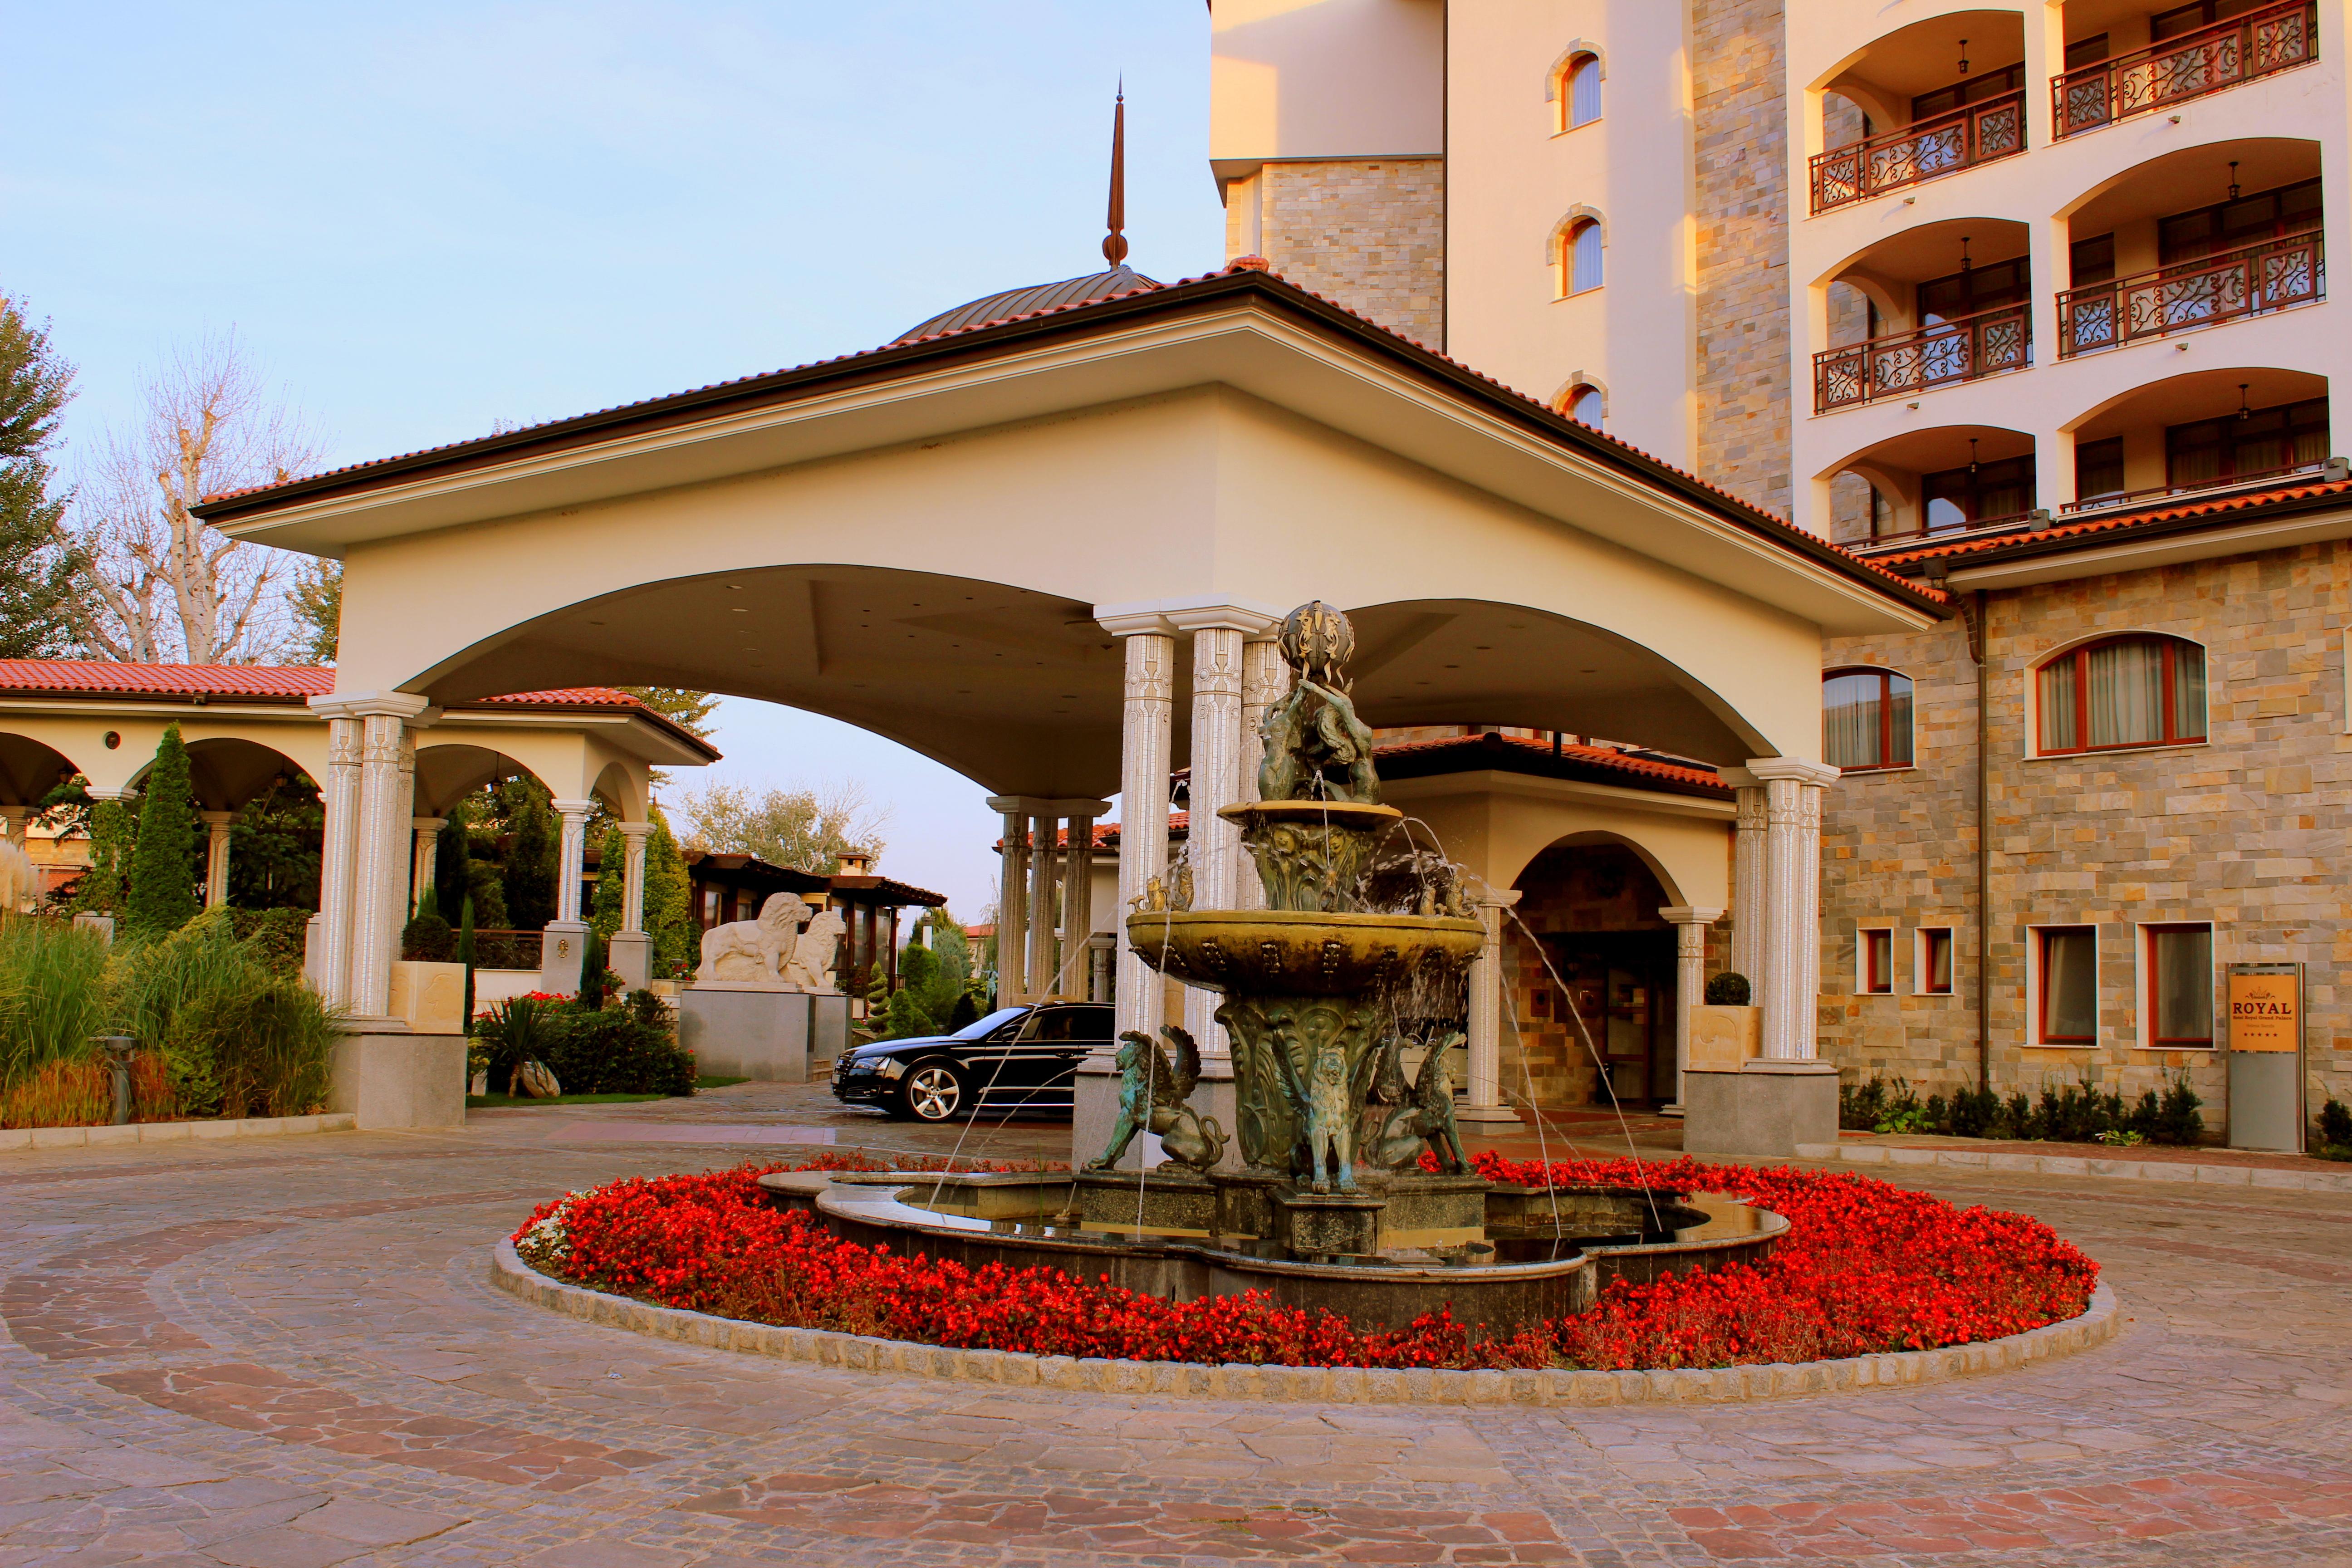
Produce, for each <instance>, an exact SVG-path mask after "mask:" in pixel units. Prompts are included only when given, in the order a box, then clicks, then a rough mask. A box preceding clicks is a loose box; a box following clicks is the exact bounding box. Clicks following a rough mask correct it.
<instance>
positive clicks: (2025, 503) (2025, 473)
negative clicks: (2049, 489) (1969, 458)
mask: <svg viewBox="0 0 2352 1568" xmlns="http://www.w3.org/2000/svg"><path fill="white" fill-rule="evenodd" d="M1920 485H1921V493H1922V500H1923V502H1924V504H1925V507H1926V510H1927V531H1928V532H1930V533H1940V532H1942V531H1944V530H1946V529H1951V528H1973V527H1975V526H1976V525H1978V524H1979V523H1985V522H1997V521H2001V520H2003V519H2007V518H2012V517H2023V516H2024V515H2025V514H2026V513H2027V512H2029V511H2032V510H2033V458H2032V454H2031V453H2028V454H2027V455H2026V456H2024V457H2022V458H2002V459H2000V461H1998V462H1992V461H1987V462H1979V463H1972V464H1970V465H1969V467H1967V468H1947V469H1945V470H1944V471H1943V472H1941V473H1935V474H1929V475H1927V478H1926V479H1923V480H1921V481H1920Z"/></svg>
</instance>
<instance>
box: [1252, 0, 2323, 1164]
mask: <svg viewBox="0 0 2352 1568" xmlns="http://www.w3.org/2000/svg"><path fill="white" fill-rule="evenodd" d="M1212 14H1213V30H1214V40H1215V41H1214V46H1213V47H1214V51H1215V59H1214V76H1213V83H1214V114H1213V132H1212V141H1213V146H1212V158H1213V169H1214V172H1215V174H1216V175H1217V177H1218V179H1219V181H1220V183H1221V185H1222V187H1223V191H1224V193H1225V197H1226V208H1227V215H1228V218H1227V222H1228V228H1227V243H1228V249H1229V251H1230V252H1231V253H1233V254H1234V255H1240V254H1244V253H1255V254H1259V255H1263V256H1265V258H1267V259H1268V260H1269V262H1270V263H1271V264H1272V266H1273V267H1274V268H1275V269H1276V271H1280V272H1283V273H1285V274H1286V276H1288V277H1290V278H1292V279H1294V280H1296V281H1299V282H1302V283H1304V284H1306V285H1307V287H1309V288H1312V289H1317V290H1318V291H1319V292H1322V293H1325V294H1327V295H1328V296H1329V297H1331V298H1332V299H1334V300H1338V301H1339V302H1340V303H1343V304H1346V305H1348V306H1349V307H1351V308H1353V309H1356V310H1360V311H1361V312H1363V313H1364V314H1366V315H1369V316H1371V317H1373V318H1374V319H1375V320H1379V321H1383V322H1384V323H1386V324H1389V325H1391V326H1393V327H1395V328H1397V329H1398V330H1400V331H1405V332H1407V333H1408V334H1410V335H1413V336H1417V337H1420V338H1422V340H1423V342H1428V343H1430V344H1431V345H1432V346H1434V347H1439V348H1441V349H1442V350H1443V351H1444V353H1447V354H1448V355H1450V356H1451V357H1453V358H1454V359H1456V360H1459V361H1461V362H1463V363H1465V364H1467V365H1469V366H1471V367H1473V368H1474V369H1476V370H1479V371H1482V372H1484V373H1486V374H1490V375H1493V376H1494V377H1496V379H1498V380H1500V381H1502V382H1504V383H1506V384H1508V385H1510V386H1512V387H1513V388H1515V389H1517V390H1518V391H1520V392H1522V393H1524V394H1527V395H1530V396H1533V397H1536V398H1538V399H1540V400H1542V401H1545V402H1548V403H1549V404H1551V405H1554V406H1556V407H1558V408H1560V409H1561V410H1563V411H1566V412H1570V413H1572V414H1573V415H1574V416H1576V417H1578V418H1580V419H1582V420H1584V421H1585V422H1587V423H1589V424H1593V425H1596V426H1601V427H1602V428H1604V429H1605V430H1607V431H1608V432H1609V433H1610V434H1612V435H1613V436H1617V437H1621V438H1622V439H1623V440H1625V441H1627V442H1628V443H1630V444H1632V445H1633V446H1634V447H1640V448H1642V449H1643V450H1644V451H1647V452H1649V453H1651V454H1652V455H1654V456H1656V457H1659V458H1664V459H1665V460H1666V461H1669V462H1672V463H1675V464H1676V465H1678V466H1681V467H1685V468H1689V469H1691V470H1693V471H1694V472H1696V473H1697V474H1698V475H1699V476H1700V477H1701V478H1703V479H1707V480H1708V481H1710V482H1712V483H1715V484H1717V485H1719V486H1721V487H1722V488H1724V489H1728V490H1731V491H1733V492H1734V493H1736V494H1738V495H1739V496H1740V497H1741V498H1742V499H1744V500H1749V501H1751V502H1753V503H1755V504H1758V505H1760V506H1763V507H1765V508H1767V509H1769V510H1775V511H1779V512H1781V513H1783V514H1785V515H1787V516H1788V517H1790V519H1791V520H1792V521H1795V522H1796V523H1797V524H1799V525H1800V526H1801V527H1803V528H1806V529H1809V530H1811V531H1814V532H1816V533H1819V534H1822V535H1825V536H1828V537H1830V538H1832V539H1834V540H1836V541H1837V542H1840V543H1842V544H1844V545H1846V546H1847V547H1849V548H1850V549H1852V550H1853V551H1854V552H1856V553H1858V554H1861V555H1863V556H1864V557H1865V558H1867V559H1871V560H1874V562H1876V563H1879V564H1881V565H1884V566H1885V567H1887V568H1888V569H1889V570H1892V571H1895V572H1897V573H1900V574H1903V575H1906V576H1907V577H1911V578H1913V579H1914V580H1917V581H1922V582H1924V583H1928V584H1934V585H1936V586H1938V587H1941V588H1943V589H1945V590H1946V591H1947V592H1948V593H1950V594H1951V595H1954V596H1955V598H1956V599H1957V601H1958V607H1959V608H1960V609H1961V610H1962V611H1963V614H1962V615H1961V616H1959V617H1958V618H1957V619H1955V620H1953V621H1950V622H1948V623H1946V624H1945V625H1944V626H1941V627H1939V628H1937V629H1935V630H1932V631H1928V632H1922V633H1905V634H1899V635H1894V636H1888V637H1875V638H1865V639H1833V640H1832V642H1831V643H1830V644H1829V645H1828V646H1826V647H1824V649H1823V679H1824V681H1825V683H1826V689H1825V693H1824V697H1825V710H1826V713H1827V720H1826V724H1827V732H1826V733H1825V736H1824V744H1825V751H1824V755H1825V756H1826V757H1827V759H1828V760H1829V761H1831V762H1832V763H1839V764H1840V765H1842V766H1843V768H1844V769H1845V770H1846V771H1845V773H1844V774H1843V777H1842V779H1841V781H1840V784H1838V786H1837V787H1835V788H1833V789H1832V790H1831V791H1830V792H1829V793H1828V798H1827V803H1826V805H1825V808H1824V811H1825V817H1824V823H1823V838H1822V842H1823V855H1824V861H1823V867H1822V953H1821V974H1822V1020H1821V1024H1822V1050H1823V1053H1824V1054H1825V1055H1828V1056H1831V1057H1832V1058H1836V1059H1837V1060H1839V1061H1840V1063H1841V1065H1842V1067H1843V1068H1844V1069H1845V1071H1846V1074H1847V1077H1848V1079H1849V1081H1852V1080H1853V1079H1858V1078H1867V1077H1869V1076H1870V1075H1872V1074H1873V1073H1884V1074H1886V1075H1888V1076H1898V1075H1899V1076H1902V1077H1905V1078H1906V1079H1910V1080H1911V1081H1912V1082H1913V1083H1915V1084H1921V1085H1927V1086H1934V1087H1937V1088H1947V1087H1953V1086H1958V1085H1964V1084H1974V1083H1977V1082H1987V1083H1990V1085H1991V1086H1992V1087H1994V1088H1996V1089H2002V1090H2004V1091H2007V1090H2010V1089H2027V1090H2032V1089H2036V1088H2038V1087H2040V1086H2041V1085H2042V1083H2044V1082H2046V1081H2052V1080H2065V1081H2073V1080H2074V1079H2078V1078H2084V1077H2088V1078H2090V1079H2094V1080H2095V1081H2096V1082H2097V1083H2098V1084H2099V1086H2100V1087H2101V1088H2102V1089H2117V1090H2121V1091H2123V1092H2126V1093H2127V1094H2137V1092H2139V1091H2140V1090H2141V1089H2145V1088H2147V1087H2152V1086H2154V1085H2155V1084H2156V1083H2157V1082H2158V1081H2159V1080H2161V1079H2163V1078H2165V1077H2166V1076H2168V1075H2175V1074H2184V1073H2185V1074H2186V1075H2187V1076H2188V1078H2189V1081H2191V1083H2192V1084H2193V1085H2194V1086H2195V1087H2196V1088H2197V1089H2198V1091H2199V1093H2200V1095H2201V1096H2202V1097H2203V1098H2204V1100H2205V1102H2206V1106H2207V1114H2208V1119H2209V1122H2210V1124H2211V1125H2212V1126H2214V1127H2215V1128H2216V1129H2219V1128H2221V1127H2222V1126H2223V1125H2225V1121H2226V1118H2227V1115H2228V1110H2229V1105H2228V1101H2229V1086H2228V1079H2227V1073H2226V1071H2225V1070H2224V1057H2223V1054H2222V1052H2221V1049H2220V1047H2221V1046H2222V1045H2223V1044H2224V1043H2225V1033H2226V1031H2225V1028H2224V1027H2223V1021H2222V1017H2221V1013H2222V1005H2221V1004H2222V997H2223V995H2224V992H2225V987H2226V973H2227V971H2228V968H2229V966H2231V965H2232V964H2236V963H2254V962H2274V963H2301V964H2302V965H2303V966H2304V983H2305V992H2304V1005H2305V1026H2304V1035H2303V1038H2304V1048H2305V1058H2304V1060H2305V1067H2306V1068H2307V1069H2308V1070H2307V1072H2306V1073H2305V1077H2304V1081H2303V1089H2304V1092H2305V1098H2306V1100H2307V1105H2306V1108H2305V1109H2307V1110H2309V1109H2315V1108H2316V1106H2317V1105H2318V1103H2320V1100H2321V1098H2322V1097H2324V1096H2326V1095H2330V1094H2333V1095H2336V1096H2339V1097H2352V993H2339V989H2338V987H2337V986H2336V983H2335V978H2334V973H2333V972H2334V968H2335V965H2336V963H2337V962H2338V961H2339V959H2342V958H2346V957H2352V902H2347V900H2346V898H2345V894H2344V889H2343V882H2342V874H2341V871H2340V868H2339V864H2338V862H2339V861H2340V858H2341V856H2342V853H2343V849H2344V845H2345V841H2346V832H2347V827H2352V818H2347V813H2346V811H2345V810H2344V808H2343V805H2342V803H2343V801H2344V799H2345V796H2346V786H2347V784H2352V682H2348V681H2347V625H2352V554H2347V545H2346V543H2345V541H2346V540H2347V538H2352V473H2347V467H2346V465H2345V464H2344V462H2343V461H2342V460H2341V459H2340V458H2337V457H2336V452H2337V451H2339V450H2340V449H2341V448H2340V446H2339V444H2338V443H2337V442H2336V440H2335V439H2334V438H2333V437H2332V435H2331V432H2330V426H2329V418H2328V396H2329V386H2328V381H2329V374H2330V370H2331V367H2332V366H2334V365H2336V364H2338V363H2347V349H2352V314H2347V313H2346V311H2347V307H2346V306H2345V305H2343V304H2342V303H2340V302H2337V303H2334V304H2331V303H2330V302H2329V301H2328V300H2327V299H2326V267H2325V255H2326V249H2327V247H2328V246H2329V245H2330V243H2331V241H2330V234H2331V231H2332V230H2333V229H2334V228H2336V227H2338V226H2342V225H2343V223H2344V221H2345V217H2346V215H2347V212H2352V186H2347V177H2352V93H2347V85H2346V81H2345V78H2344V74H2343V73H2344V59H2345V52H2346V43H2347V19H2352V6H2347V3H2346V0H2284V3H2281V0H2194V3H2191V4H2185V5H2184V4H2179V3H2177V0H2173V3H2168V0H2063V3H2062V0H2025V3H2023V4H2013V5H2006V6H2003V5H1981V4H1979V5H1953V4H1937V3H1934V0H1895V3H1893V4H1888V3H1886V0H1680V3H1666V0H1455V3H1454V4H1450V5H1449V4H1446V3H1445V0H1314V3H1307V4H1301V3H1299V0H1213V7H1212ZM1483 717H1484V716H1482V715H1476V714H1465V715H1462V718H1463V719H1464V720H1465V721H1469V722H1470V723H1472V724H1474V725H1475V722H1476V721H1478V720H1480V719H1481V718H1483ZM1626 739H1629V740H1632V741H1634V742H1640V741H1642V740H1643V737H1641V736H1632V737H1626ZM1552 859H1553V860H1554V861H1555V862H1556V861H1557V859H1558V855H1557V854H1555V855H1554V856H1553V857H1552ZM1555 869H1557V867H1556V868H1555ZM1593 869H1594V868H1586V869H1585V870H1584V871H1583V872H1579V873H1576V874H1577V875H1580V876H1583V877H1585V878H1586V879H1588V880H1589V879H1591V874H1592V872H1593ZM1636 869H1638V868H1636ZM1563 874H1565V873H1563ZM1622 880H1623V879H1622V876H1616V875H1603V876H1601V883H1602V885H1603V886H1606V887H1612V888H1613V887H1615V886H1617V885H1618V884H1619V883H1621V882H1622ZM1531 901H1532V900H1531ZM1640 901H1641V900H1640V889H1635V896H1634V897H1633V899H1632V900H1630V901H1629V900H1622V899H1621V900H1615V903H1614V905H1613V906H1612V907H1613V908H1616V910H1617V912H1616V914H1615V915H1614V916H1613V917H1612V916H1610V915H1608V914H1606V913H1605V911H1604V912H1602V913H1601V914H1600V915H1599V916H1598V917H1597V918H1602V919H1613V920H1614V921H1615V922H1616V923H1618V924H1622V925H1640V924H1643V921H1641V920H1640V919H1639V918H1638V917H1639V914H1640V911H1639V910H1637V909H1635V908H1633V905H1634V904H1638V903H1639V902H1640ZM1605 902H1607V900H1586V901H1585V904H1584V905H1583V906H1581V907H1582V908H1583V910H1584V915H1583V917H1580V918H1588V919H1589V918H1595V911H1597V910H1601V905H1602V904H1603V903H1605ZM1648 923H1649V924H1651V925H1654V926H1655V927H1656V932H1655V933H1654V934H1656V935H1657V940H1660V941H1664V940H1665V938H1664V935H1663V934H1661V933H1663V932H1664V926H1663V924H1661V923H1659V922H1655V921H1651V922H1648ZM1525 967H1526V968H1528V970H1530V971H1532V972H1534V973H1541V972H1542V969H1543V966H1542V965H1540V964H1530V965H1527V966H1525ZM1601 997H1602V1000H1603V1003H1604V1005H1613V1003H1614V1001H1615V999H1616V991H1615V989H1614V987H1613V986H1607V987H1603V988H1601ZM1521 1001H1522V1003H1523V1004H1524V1005H1523V1006H1522V1008H1521V1014H1522V1016H1526V1015H1527V1014H1528V1011H1530V1010H1532V1011H1534V1012H1535V1013H1536V1014H1537V1016H1542V1012H1543V1007H1544V1003H1545V1001H1546V998H1544V997H1542V996H1541V995H1540V994H1533V995H1527V996H1523V997H1522V998H1521ZM1576 1005H1579V1006H1581V1005H1583V1000H1582V998H1577V999H1576ZM2339 1040H2341V1041H2342V1042H2343V1043H2344V1044H2345V1046H2346V1047H2347V1049H2346V1050H2343V1051H2339V1050H2338V1049H2337V1048H2336V1047H2337V1044H2338V1041H2339ZM1560 1087H1561V1089H1562V1090H1563V1091H1565V1092H1568V1093H1570V1094H1573V1093H1574V1092H1576V1091H1577V1089H1578V1086H1577V1085H1575V1084H1573V1083H1563V1084H1562V1085H1561V1086H1560ZM1582 1087H1583V1088H1584V1089H1585V1090H1586V1091H1590V1089H1591V1088H1592V1087H1593V1086H1592V1085H1591V1082H1590V1080H1589V1079H1588V1080H1587V1082H1586V1083H1585V1085H1584V1086H1582Z"/></svg>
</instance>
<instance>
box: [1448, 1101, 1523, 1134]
mask: <svg viewBox="0 0 2352 1568" xmlns="http://www.w3.org/2000/svg"><path fill="white" fill-rule="evenodd" d="M1454 1125H1455V1126H1456V1127H1517V1126H1518V1125H1519V1113H1518V1112H1517V1111H1516V1110H1512V1109H1511V1108H1510V1107H1509V1106H1507V1105H1471V1104H1468V1103H1465V1101H1462V1100H1455V1101H1454Z"/></svg>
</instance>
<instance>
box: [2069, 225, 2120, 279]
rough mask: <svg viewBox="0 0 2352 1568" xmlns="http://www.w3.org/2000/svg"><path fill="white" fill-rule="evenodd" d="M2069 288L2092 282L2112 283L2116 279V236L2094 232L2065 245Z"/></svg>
mask: <svg viewBox="0 0 2352 1568" xmlns="http://www.w3.org/2000/svg"><path fill="white" fill-rule="evenodd" d="M2066 256H2067V268H2066V270H2067V275H2068V277H2069V279H2071V281H2070V282H2069V283H2068V285H2067V286H2068V287H2069V288H2074V289H2085V288H2088V287H2089V286H2090V285H2092V284H2094V283H2112V282H2114V281H2115V279H2116V237H2115V236H2114V235H2112V234H2095V235H2093V236H2091V237H2090V238H2088V239H2078V240H2076V241H2075V242H2074V244H2072V245H2070V246H2068V247H2066Z"/></svg>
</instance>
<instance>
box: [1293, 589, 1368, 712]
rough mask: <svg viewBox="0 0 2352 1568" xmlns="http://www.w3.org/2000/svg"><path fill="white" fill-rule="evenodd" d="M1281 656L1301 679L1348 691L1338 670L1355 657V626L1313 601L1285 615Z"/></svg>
mask: <svg viewBox="0 0 2352 1568" xmlns="http://www.w3.org/2000/svg"><path fill="white" fill-rule="evenodd" d="M1282 657H1283V660H1284V662H1285V663H1286V664H1288V665H1289V666H1290V668H1292V669H1294V670H1296V671H1297V673H1298V674H1299V676H1300V677H1301V678H1303V679H1307V680H1311V681H1314V682H1315V683H1316V684H1317V685H1318V686H1323V687H1328V688H1329V689H1332V690H1334V691H1345V690H1346V689H1348V688H1347V682H1346V681H1345V679H1342V677H1341V676H1340V674H1339V671H1340V669H1341V668H1342V667H1343V666H1345V665H1346V664H1347V662H1348V661H1349V659H1351V658H1355V657H1356V628H1355V627H1354V626H1352V625H1350V624H1349V620H1348V617H1347V616H1345V615H1344V614H1342V613H1341V612H1339V611H1338V610H1335V609H1333V608H1332V607H1331V606H1330V605H1327V604H1325V603H1324V602H1323V601H1322V600H1320V599H1314V600H1310V601H1308V602H1307V603H1306V604H1304V605H1299V606H1298V608H1297V609H1295V610H1293V611H1291V612H1290V614H1289V615H1287V616H1285V617H1283V622H1282Z"/></svg>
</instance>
